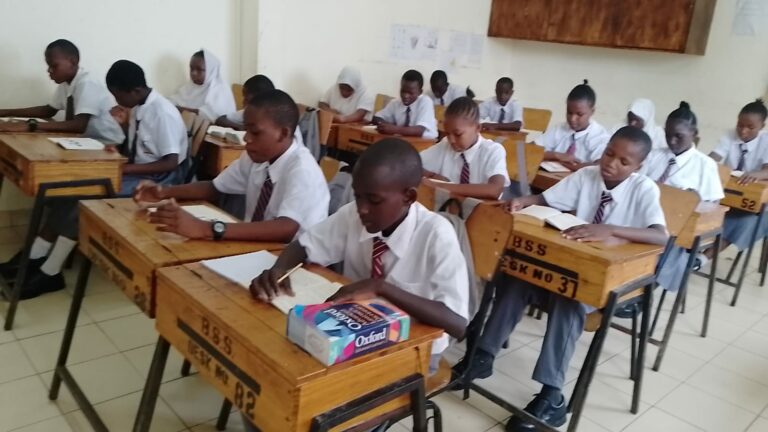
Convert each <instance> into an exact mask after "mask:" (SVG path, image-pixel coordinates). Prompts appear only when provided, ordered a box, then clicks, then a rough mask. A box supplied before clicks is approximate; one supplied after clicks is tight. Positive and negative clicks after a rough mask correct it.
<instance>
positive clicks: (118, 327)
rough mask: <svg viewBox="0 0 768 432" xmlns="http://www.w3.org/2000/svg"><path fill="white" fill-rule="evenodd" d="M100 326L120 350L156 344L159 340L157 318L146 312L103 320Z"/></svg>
mask: <svg viewBox="0 0 768 432" xmlns="http://www.w3.org/2000/svg"><path fill="white" fill-rule="evenodd" d="M98 326H99V327H100V328H101V329H102V330H103V331H104V333H106V335H107V337H108V338H109V339H110V340H111V341H112V343H114V344H115V346H117V348H118V349H119V350H120V351H126V350H130V349H134V348H139V347H143V346H147V345H154V344H155V342H157V331H156V330H155V320H153V319H150V318H149V317H148V316H146V315H144V314H133V315H128V316H125V317H121V318H116V319H113V320H108V321H101V322H99V323H98Z"/></svg>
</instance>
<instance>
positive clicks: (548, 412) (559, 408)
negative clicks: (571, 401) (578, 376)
mask: <svg viewBox="0 0 768 432" xmlns="http://www.w3.org/2000/svg"><path fill="white" fill-rule="evenodd" d="M525 412H527V413H528V414H531V415H532V416H534V417H536V418H537V419H539V420H541V421H543V422H544V423H546V424H548V425H550V426H552V427H560V426H562V425H564V424H565V420H566V416H567V414H568V407H567V405H566V403H565V397H563V395H560V403H559V404H557V405H553V404H552V402H551V401H550V400H549V399H547V398H546V397H544V396H542V394H541V393H539V394H537V395H536V397H535V398H533V400H532V401H531V402H530V403H529V404H528V405H527V406H526V407H525ZM505 430H506V432H528V431H535V430H536V427H535V426H534V425H532V424H531V423H528V422H526V421H523V420H522V419H521V418H519V417H515V416H512V418H511V419H509V421H508V422H507V427H506V429H505Z"/></svg>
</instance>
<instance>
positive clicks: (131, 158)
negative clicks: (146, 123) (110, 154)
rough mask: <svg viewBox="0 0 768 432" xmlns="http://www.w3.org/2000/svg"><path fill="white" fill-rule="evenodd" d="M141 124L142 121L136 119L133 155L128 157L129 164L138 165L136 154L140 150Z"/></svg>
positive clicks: (132, 147)
mask: <svg viewBox="0 0 768 432" xmlns="http://www.w3.org/2000/svg"><path fill="white" fill-rule="evenodd" d="M140 124H141V120H139V119H136V130H135V131H134V132H133V145H132V146H131V150H130V151H131V153H130V156H129V157H128V163H129V164H133V163H136V153H137V151H138V148H139V125H140Z"/></svg>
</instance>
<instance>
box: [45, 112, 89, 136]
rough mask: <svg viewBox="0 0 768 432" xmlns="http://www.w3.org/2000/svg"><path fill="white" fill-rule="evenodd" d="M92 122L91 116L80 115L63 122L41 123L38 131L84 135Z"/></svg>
mask: <svg viewBox="0 0 768 432" xmlns="http://www.w3.org/2000/svg"><path fill="white" fill-rule="evenodd" d="M90 120H91V115H90V114H78V115H76V116H75V117H74V118H73V119H72V120H67V121H61V122H40V123H38V124H37V130H38V131H51V132H72V133H83V132H85V128H86V127H88V122H89V121H90Z"/></svg>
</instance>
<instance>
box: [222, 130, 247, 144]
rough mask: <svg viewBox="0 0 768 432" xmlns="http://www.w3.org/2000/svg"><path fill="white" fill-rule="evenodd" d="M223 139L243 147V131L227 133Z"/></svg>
mask: <svg viewBox="0 0 768 432" xmlns="http://www.w3.org/2000/svg"><path fill="white" fill-rule="evenodd" d="M224 139H225V140H227V142H231V143H234V144H240V145H245V131H236V130H232V131H227V133H226V134H225V135H224Z"/></svg>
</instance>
